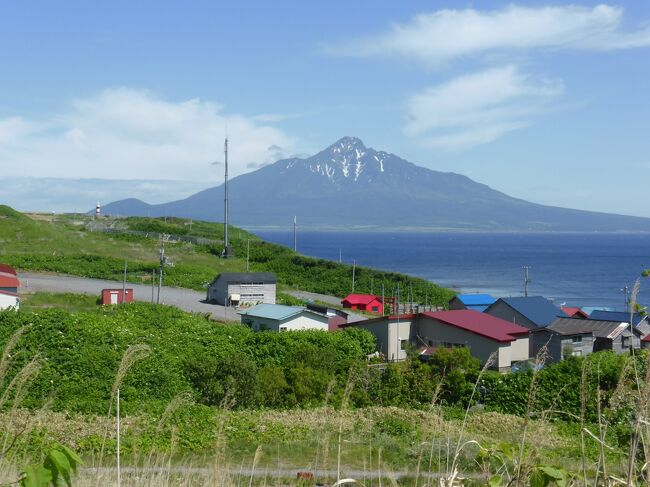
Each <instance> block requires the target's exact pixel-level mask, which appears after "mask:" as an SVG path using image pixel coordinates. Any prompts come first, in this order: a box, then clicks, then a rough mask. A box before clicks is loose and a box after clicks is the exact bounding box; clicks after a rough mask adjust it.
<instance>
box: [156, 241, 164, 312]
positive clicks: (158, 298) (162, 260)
mask: <svg viewBox="0 0 650 487" xmlns="http://www.w3.org/2000/svg"><path fill="white" fill-rule="evenodd" d="M164 266H165V237H164V236H163V234H162V233H161V234H160V270H159V271H158V297H157V298H156V303H157V304H160V288H161V287H162V279H163V267H164Z"/></svg>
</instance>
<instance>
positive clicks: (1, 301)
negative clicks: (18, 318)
mask: <svg viewBox="0 0 650 487" xmlns="http://www.w3.org/2000/svg"><path fill="white" fill-rule="evenodd" d="M19 307H20V299H19V298H18V294H16V293H13V292H10V291H0V310H2V309H8V308H14V309H16V310H18V308H19Z"/></svg>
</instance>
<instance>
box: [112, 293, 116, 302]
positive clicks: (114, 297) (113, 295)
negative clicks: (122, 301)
mask: <svg viewBox="0 0 650 487" xmlns="http://www.w3.org/2000/svg"><path fill="white" fill-rule="evenodd" d="M111 304H117V293H111Z"/></svg>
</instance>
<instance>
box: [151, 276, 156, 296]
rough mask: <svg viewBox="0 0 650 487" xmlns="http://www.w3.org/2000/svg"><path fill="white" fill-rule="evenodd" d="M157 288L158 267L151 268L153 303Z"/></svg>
mask: <svg viewBox="0 0 650 487" xmlns="http://www.w3.org/2000/svg"><path fill="white" fill-rule="evenodd" d="M155 289H156V269H151V304H153V297H154V290H155Z"/></svg>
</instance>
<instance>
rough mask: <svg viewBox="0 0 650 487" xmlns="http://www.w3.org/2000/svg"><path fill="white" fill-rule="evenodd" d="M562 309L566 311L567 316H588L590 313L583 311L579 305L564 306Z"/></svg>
mask: <svg viewBox="0 0 650 487" xmlns="http://www.w3.org/2000/svg"><path fill="white" fill-rule="evenodd" d="M562 311H564V312H565V313H566V314H567V316H571V317H574V316H575V315H578V316H582V317H583V318H587V317H588V315H587V313H585V312H584V311H582V310H581V309H580V308H578V307H577V306H575V307H573V306H562Z"/></svg>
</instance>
